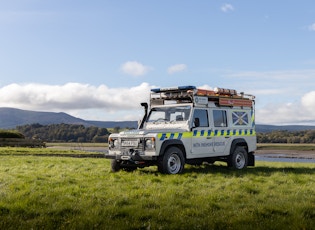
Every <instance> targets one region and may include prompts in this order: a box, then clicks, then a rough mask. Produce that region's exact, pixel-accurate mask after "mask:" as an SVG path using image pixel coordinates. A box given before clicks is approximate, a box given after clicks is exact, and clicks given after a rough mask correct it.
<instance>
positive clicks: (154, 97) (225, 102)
mask: <svg viewBox="0 0 315 230" xmlns="http://www.w3.org/2000/svg"><path fill="white" fill-rule="evenodd" d="M200 99H202V100H200ZM254 99H255V96H253V95H249V94H244V93H243V92H242V93H239V94H238V93H237V91H236V90H234V89H224V88H215V89H214V90H207V89H199V88H197V87H195V86H178V87H171V88H156V89H151V100H150V101H151V105H164V104H165V102H166V101H172V102H173V103H199V104H200V103H201V104H208V103H209V101H212V102H215V103H216V104H217V105H219V106H230V107H233V106H240V107H252V106H253V102H254Z"/></svg>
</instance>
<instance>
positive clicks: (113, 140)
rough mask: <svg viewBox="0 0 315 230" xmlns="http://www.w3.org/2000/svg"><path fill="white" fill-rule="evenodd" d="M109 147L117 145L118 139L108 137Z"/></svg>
mask: <svg viewBox="0 0 315 230" xmlns="http://www.w3.org/2000/svg"><path fill="white" fill-rule="evenodd" d="M109 147H110V148H116V147H118V139H114V138H110V139H109Z"/></svg>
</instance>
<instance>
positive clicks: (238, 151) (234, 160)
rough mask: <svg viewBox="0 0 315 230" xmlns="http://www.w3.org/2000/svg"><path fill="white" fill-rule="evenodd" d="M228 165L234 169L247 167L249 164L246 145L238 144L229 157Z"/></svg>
mask: <svg viewBox="0 0 315 230" xmlns="http://www.w3.org/2000/svg"><path fill="white" fill-rule="evenodd" d="M227 163H228V167H231V168H233V169H245V168H246V167H247V165H248V154H247V151H246V149H245V148H244V147H242V146H236V147H235V149H234V151H233V153H232V154H231V155H230V156H229V158H228V162H227Z"/></svg>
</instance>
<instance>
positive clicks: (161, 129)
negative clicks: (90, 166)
mask: <svg viewBox="0 0 315 230" xmlns="http://www.w3.org/2000/svg"><path fill="white" fill-rule="evenodd" d="M141 105H142V106H143V107H144V108H145V114H144V117H143V119H142V121H141V122H140V124H139V127H138V129H136V130H130V131H124V132H121V133H119V134H116V133H114V134H111V135H110V136H109V151H108V153H107V154H105V157H106V158H109V159H112V162H111V169H112V171H114V172H115V171H118V170H120V169H124V170H126V171H132V170H134V169H136V168H137V167H146V166H151V165H157V166H158V170H159V171H160V172H161V173H166V174H177V173H181V172H182V171H183V169H184V165H185V164H194V165H199V164H202V163H203V162H209V163H214V162H215V161H224V162H226V163H227V165H228V166H229V167H232V168H235V169H243V168H246V167H247V166H254V165H255V157H254V151H255V150H256V132H255V114H254V105H255V101H254V96H252V95H246V94H244V93H240V94H238V93H237V92H236V91H235V90H231V89H222V88H216V89H214V90H213V91H212V90H204V89H197V88H196V87H194V86H181V87H175V88H161V89H152V90H151V98H150V111H148V107H149V106H148V104H147V103H141Z"/></svg>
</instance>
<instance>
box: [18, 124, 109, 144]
mask: <svg viewBox="0 0 315 230" xmlns="http://www.w3.org/2000/svg"><path fill="white" fill-rule="evenodd" d="M16 128H17V130H18V131H19V132H20V133H22V134H23V135H24V136H25V137H26V138H29V139H39V140H43V141H45V142H79V143H82V142H94V143H102V142H107V141H108V136H109V134H110V133H109V131H108V130H107V129H106V128H99V127H95V126H90V127H85V126H84V125H76V124H51V125H41V124H30V125H23V126H17V127H16Z"/></svg>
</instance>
